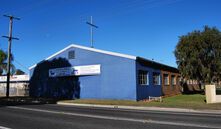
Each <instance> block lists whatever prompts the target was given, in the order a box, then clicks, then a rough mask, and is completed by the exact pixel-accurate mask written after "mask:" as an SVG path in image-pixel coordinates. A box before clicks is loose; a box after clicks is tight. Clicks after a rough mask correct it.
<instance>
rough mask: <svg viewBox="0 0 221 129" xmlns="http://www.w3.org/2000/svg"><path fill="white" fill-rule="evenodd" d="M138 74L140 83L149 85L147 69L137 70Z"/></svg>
mask: <svg viewBox="0 0 221 129" xmlns="http://www.w3.org/2000/svg"><path fill="white" fill-rule="evenodd" d="M138 76H139V84H140V85H149V76H148V72H147V71H142V70H139V75H138Z"/></svg>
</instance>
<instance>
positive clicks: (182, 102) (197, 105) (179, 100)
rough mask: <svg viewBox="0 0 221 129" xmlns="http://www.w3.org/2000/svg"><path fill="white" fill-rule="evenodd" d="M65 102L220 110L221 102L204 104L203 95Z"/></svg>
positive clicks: (68, 101)
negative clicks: (140, 99)
mask: <svg viewBox="0 0 221 129" xmlns="http://www.w3.org/2000/svg"><path fill="white" fill-rule="evenodd" d="M61 102H67V103H83V104H100V105H129V106H149V107H150V106H152V107H155V106H156V107H172V108H188V109H218V110H221V103H217V104H206V102H205V95H201V94H195V95H177V96H173V97H167V98H163V102H144V101H139V102H136V101H126V100H92V99H77V100H64V101H61Z"/></svg>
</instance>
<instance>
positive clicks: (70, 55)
mask: <svg viewBox="0 0 221 129" xmlns="http://www.w3.org/2000/svg"><path fill="white" fill-rule="evenodd" d="M74 58H75V51H69V52H68V59H74Z"/></svg>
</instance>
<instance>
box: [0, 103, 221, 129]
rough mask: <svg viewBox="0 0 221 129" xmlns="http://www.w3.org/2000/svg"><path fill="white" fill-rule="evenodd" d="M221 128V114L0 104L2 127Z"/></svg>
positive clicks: (55, 128) (71, 128)
mask: <svg viewBox="0 0 221 129" xmlns="http://www.w3.org/2000/svg"><path fill="white" fill-rule="evenodd" d="M204 128H211V129H212V128H217V129H218V128H221V114H219V115H218V114H204V113H203V114H202V113H181V112H179V113H178V112H163V111H135V110H122V109H107V108H95V107H91V108H89V107H79V106H62V105H55V104H54V105H52V104H46V105H20V106H1V107H0V129H204Z"/></svg>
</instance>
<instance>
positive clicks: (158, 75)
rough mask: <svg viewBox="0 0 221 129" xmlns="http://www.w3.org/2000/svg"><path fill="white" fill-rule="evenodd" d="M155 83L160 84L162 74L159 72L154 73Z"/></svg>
mask: <svg viewBox="0 0 221 129" xmlns="http://www.w3.org/2000/svg"><path fill="white" fill-rule="evenodd" d="M153 84H154V85H160V74H159V73H153Z"/></svg>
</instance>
